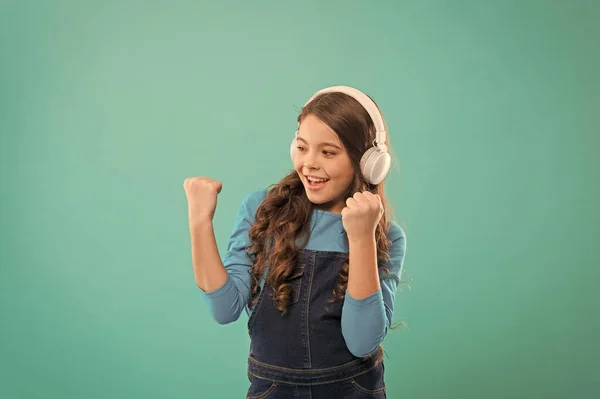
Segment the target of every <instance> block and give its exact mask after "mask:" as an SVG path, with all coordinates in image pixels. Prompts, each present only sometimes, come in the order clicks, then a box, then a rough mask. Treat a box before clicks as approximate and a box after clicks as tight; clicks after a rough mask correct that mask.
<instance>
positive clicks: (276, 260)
mask: <svg viewBox="0 0 600 399" xmlns="http://www.w3.org/2000/svg"><path fill="white" fill-rule="evenodd" d="M291 156H292V161H293V165H294V169H295V170H294V171H293V172H292V173H290V174H289V175H287V176H286V177H284V178H283V180H281V181H280V182H279V183H278V184H275V185H273V186H271V188H269V189H268V190H260V191H256V192H253V193H251V194H249V195H248V196H247V197H246V198H245V199H244V201H243V203H242V205H241V207H240V209H239V212H238V214H237V218H236V220H235V225H234V228H233V232H232V235H231V239H230V241H229V245H228V249H227V254H226V255H225V257H224V258H223V261H221V259H220V256H219V252H218V249H217V245H216V241H215V236H214V232H213V225H212V219H213V216H214V212H215V208H216V203H217V195H218V194H219V193H220V191H221V187H222V184H221V183H220V182H218V181H215V180H213V179H210V178H208V177H195V178H189V179H186V181H185V182H184V188H185V191H186V195H187V199H188V207H189V208H188V209H189V222H190V232H191V239H192V259H193V264H194V274H195V277H196V283H197V285H198V287H199V288H200V289H201V290H202V292H203V295H204V298H205V301H206V303H207V305H208V308H209V309H210V312H211V314H212V316H213V317H214V318H215V320H216V321H217V322H218V323H221V324H226V323H230V322H233V321H235V320H237V319H238V318H239V316H240V314H241V312H242V311H246V313H247V314H248V315H249V320H248V333H249V334H250V337H251V345H250V353H249V358H248V378H249V379H250V388H249V389H248V394H247V398H312V399H319V398H323V399H331V398H385V397H386V394H385V383H384V364H383V359H382V349H381V345H380V344H381V342H382V341H383V339H384V337H385V336H386V333H387V332H388V329H389V328H390V326H391V322H392V315H393V310H394V297H395V293H396V289H397V286H398V284H399V282H400V275H401V271H402V264H403V261H404V254H405V249H406V237H405V233H404V231H403V230H402V228H401V227H400V226H399V225H398V224H397V223H396V222H394V221H393V220H391V218H390V213H389V212H390V210H389V207H388V204H387V200H386V197H385V195H384V189H383V185H384V183H383V179H384V178H385V175H386V173H387V171H388V169H389V166H390V157H389V154H388V153H387V147H386V134H385V123H384V121H383V117H382V116H381V113H380V111H379V108H378V107H377V105H376V104H375V103H374V102H373V101H372V100H371V99H370V97H368V96H367V95H365V94H364V93H362V92H360V91H358V90H356V89H353V88H350V87H347V86H335V87H331V88H327V89H323V90H321V91H319V92H317V93H316V94H315V95H314V96H313V97H311V98H310V99H309V101H308V102H307V103H306V104H305V106H304V107H303V109H302V112H301V113H300V115H299V116H298V131H297V132H296V136H295V138H294V140H293V141H292V146H291Z"/></svg>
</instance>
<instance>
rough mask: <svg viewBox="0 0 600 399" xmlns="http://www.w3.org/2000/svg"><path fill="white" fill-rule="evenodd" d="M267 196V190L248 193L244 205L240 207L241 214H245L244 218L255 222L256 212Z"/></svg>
mask: <svg viewBox="0 0 600 399" xmlns="http://www.w3.org/2000/svg"><path fill="white" fill-rule="evenodd" d="M267 194H268V191H267V189H262V190H256V191H252V192H250V193H248V194H247V195H246V196H245V197H244V199H243V201H242V205H241V206H240V214H243V216H244V217H246V218H248V219H252V220H253V219H254V216H255V214H256V210H257V209H258V207H259V206H260V204H261V203H262V202H263V201H264V200H265V198H267Z"/></svg>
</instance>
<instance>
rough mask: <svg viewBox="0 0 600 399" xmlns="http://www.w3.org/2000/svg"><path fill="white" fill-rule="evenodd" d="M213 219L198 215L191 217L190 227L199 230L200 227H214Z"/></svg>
mask: <svg viewBox="0 0 600 399" xmlns="http://www.w3.org/2000/svg"><path fill="white" fill-rule="evenodd" d="M212 227H213V221H212V219H210V218H204V217H202V218H201V217H197V218H192V219H190V229H192V230H198V229H212Z"/></svg>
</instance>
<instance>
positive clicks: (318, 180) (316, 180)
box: [307, 177, 327, 183]
mask: <svg viewBox="0 0 600 399" xmlns="http://www.w3.org/2000/svg"><path fill="white" fill-rule="evenodd" d="M307 179H308V181H310V182H314V183H321V182H324V181H327V179H313V178H312V177H307Z"/></svg>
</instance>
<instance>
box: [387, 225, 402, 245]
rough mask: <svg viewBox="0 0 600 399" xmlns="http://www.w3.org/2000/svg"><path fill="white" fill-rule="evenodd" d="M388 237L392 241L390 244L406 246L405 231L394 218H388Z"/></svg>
mask: <svg viewBox="0 0 600 399" xmlns="http://www.w3.org/2000/svg"><path fill="white" fill-rule="evenodd" d="M388 239H389V240H390V241H391V242H392V246H396V247H398V246H401V247H403V248H405V247H406V233H405V232H404V229H402V227H400V225H399V224H398V223H397V222H396V221H395V220H390V223H389V228H388Z"/></svg>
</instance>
